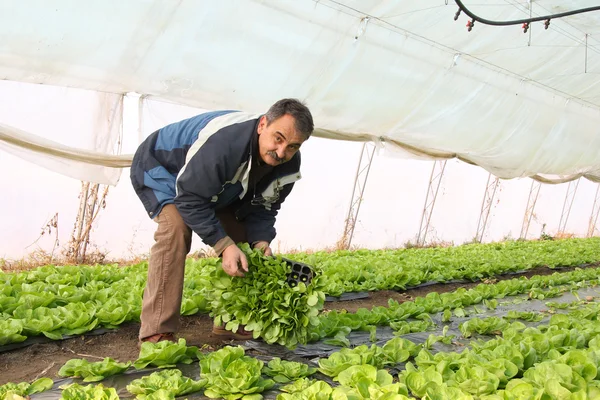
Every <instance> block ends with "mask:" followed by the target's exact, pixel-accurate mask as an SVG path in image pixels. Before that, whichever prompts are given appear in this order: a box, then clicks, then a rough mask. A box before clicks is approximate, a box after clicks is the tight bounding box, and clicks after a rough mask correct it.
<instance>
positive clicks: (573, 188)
mask: <svg viewBox="0 0 600 400" xmlns="http://www.w3.org/2000/svg"><path fill="white" fill-rule="evenodd" d="M578 186H579V179H577V180H576V181H571V182H569V186H568V187H567V194H566V195H565V202H564V203H563V208H562V212H561V214H560V222H559V223H558V233H565V229H566V227H567V221H568V220H569V215H570V214H571V208H572V207H573V203H574V202H575V194H576V193H577V187H578Z"/></svg>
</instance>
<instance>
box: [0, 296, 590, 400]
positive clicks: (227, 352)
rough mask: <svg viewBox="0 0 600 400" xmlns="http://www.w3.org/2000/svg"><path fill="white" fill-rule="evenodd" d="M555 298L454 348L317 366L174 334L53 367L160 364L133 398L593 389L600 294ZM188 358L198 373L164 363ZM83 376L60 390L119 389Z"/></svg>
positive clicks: (495, 397) (109, 370) (511, 394)
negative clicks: (209, 348)
mask: <svg viewBox="0 0 600 400" xmlns="http://www.w3.org/2000/svg"><path fill="white" fill-rule="evenodd" d="M556 305H557V306H558V307H560V308H567V307H568V308H571V311H569V312H567V313H562V314H554V315H552V316H551V317H550V318H549V321H548V323H546V324H541V325H538V326H529V327H527V326H525V324H514V323H510V325H508V326H505V327H504V328H503V330H502V332H493V333H492V332H486V333H485V334H487V335H493V336H494V338H492V339H490V338H489V337H481V336H480V337H478V338H477V339H475V340H472V341H471V342H470V343H469V346H468V347H467V348H465V349H464V350H463V351H460V352H458V351H438V352H432V351H431V350H430V346H431V343H432V342H431V341H429V340H428V341H426V342H425V343H422V344H416V343H414V342H412V341H410V340H407V339H405V338H402V337H396V338H394V339H391V340H390V341H388V342H386V343H385V344H383V345H382V346H378V345H376V344H372V345H370V346H368V345H366V344H363V345H360V346H357V347H355V348H352V349H351V348H344V349H341V350H340V351H337V352H334V353H332V354H331V355H330V356H329V357H327V358H322V359H319V360H318V366H311V365H308V364H305V363H299V362H293V361H287V360H281V359H279V358H274V359H272V360H271V361H269V363H268V364H266V365H265V363H264V362H263V361H261V360H259V359H256V358H253V357H250V356H249V355H247V354H245V352H244V350H243V348H242V347H239V346H237V347H234V346H226V347H224V348H222V349H220V350H217V351H215V352H210V353H202V352H200V351H199V350H198V348H197V347H194V346H190V347H188V346H186V343H185V340H183V339H180V340H179V342H178V343H169V342H161V343H157V344H153V343H144V344H143V345H142V348H141V351H140V355H139V358H138V359H137V360H136V361H134V362H124V363H120V362H117V361H115V360H112V359H110V358H106V359H104V360H103V361H101V362H95V363H90V362H88V361H86V360H82V359H73V360H70V361H69V362H67V363H66V364H65V365H64V366H63V367H62V368H61V369H60V371H59V375H60V376H65V377H66V376H69V377H75V378H81V379H82V380H83V382H99V381H102V380H103V379H105V378H107V377H108V376H111V375H115V374H122V373H124V372H125V371H127V370H128V369H130V368H134V369H144V368H152V367H158V368H159V369H160V370H158V371H156V372H152V373H151V374H149V375H147V376H144V377H142V378H139V379H135V380H133V381H132V382H130V383H129V385H127V387H126V390H127V392H128V394H127V396H131V395H135V396H136V398H138V399H173V398H175V397H179V396H184V395H188V394H192V393H203V394H204V395H205V396H207V397H209V398H215V399H217V398H218V399H221V398H222V399H227V400H235V399H240V398H241V399H243V400H260V399H262V397H263V395H262V394H263V393H265V392H267V391H269V390H278V391H279V393H278V395H277V400H347V399H348V400H363V399H365V400H366V399H371V400H380V399H381V400H391V399H392V400H405V399H425V400H438V399H440V400H441V399H444V400H455V399H456V400H463V399H464V400H469V399H472V400H514V399H534V400H535V399H537V400H545V399H548V400H554V399H556V400H562V399H572V400H581V399H584V400H585V399H597V398H600V380H599V379H600V369H599V368H600V321H598V315H599V312H600V304H599V303H596V302H593V301H588V302H585V303H579V304H575V305H573V304H564V307H561V304H559V303H556ZM196 360H198V362H199V370H200V375H199V379H198V380H193V379H191V378H189V377H186V376H184V375H183V374H182V373H181V371H179V370H178V369H168V368H172V367H176V366H177V364H190V363H193V362H195V361H196ZM394 370H399V371H400V372H398V373H395V372H392V371H394ZM319 378H321V379H319ZM83 382H76V383H70V384H65V385H64V386H62V387H61V389H62V392H61V396H62V397H61V398H63V399H66V400H69V399H82V398H90V399H99V400H101V399H117V398H119V395H118V393H117V392H116V390H115V389H114V388H111V387H106V386H104V385H102V384H101V383H100V384H92V385H84V384H83ZM51 386H52V381H51V380H48V379H45V380H41V381H37V382H33V383H32V384H31V385H29V384H26V383H21V384H6V385H3V386H0V399H4V398H6V399H11V400H12V399H20V398H21V397H20V396H25V395H28V394H32V393H35V392H39V391H43V390H47V389H49V388H50V387H51Z"/></svg>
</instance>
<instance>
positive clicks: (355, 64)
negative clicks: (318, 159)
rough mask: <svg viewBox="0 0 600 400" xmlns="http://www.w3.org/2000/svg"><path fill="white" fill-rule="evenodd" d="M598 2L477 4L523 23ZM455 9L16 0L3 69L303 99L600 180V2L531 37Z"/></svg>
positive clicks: (425, 151)
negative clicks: (470, 22) (469, 25)
mask: <svg viewBox="0 0 600 400" xmlns="http://www.w3.org/2000/svg"><path fill="white" fill-rule="evenodd" d="M466 3H467V4H466V5H467V6H468V7H469V4H468V3H469V2H466ZM594 5H597V4H596V2H595V1H593V0H577V1H575V0H570V1H558V0H540V1H535V2H526V1H519V2H508V1H507V2H498V0H480V1H477V2H476V4H473V5H472V6H470V8H471V9H472V11H474V12H476V13H477V14H479V15H480V16H481V17H483V18H487V19H496V20H511V19H521V18H526V17H529V16H530V15H532V16H540V15H548V14H551V13H558V12H564V11H569V10H573V9H576V8H583V7H590V6H594ZM529 7H532V8H531V10H530V9H529ZM457 9H458V8H457V6H456V5H455V4H454V3H453V2H452V1H445V2H444V1H442V0H407V1H394V2H389V1H383V0H339V1H336V0H319V1H316V0H285V1H278V0H267V1H258V0H256V1H244V2H234V1H221V2H208V3H207V2H198V1H194V0H182V1H177V2H174V1H170V0H169V1H167V0H153V1H152V0H132V1H127V2H123V1H120V0H106V1H102V2H81V1H76V0H55V1H52V2H48V1H44V0H23V1H19V2H14V1H7V0H5V1H1V2H0V38H1V39H2V40H0V77H2V78H3V79H7V80H13V81H20V82H30V83H40V84H50V85H59V86H67V87H77V88H85V89H91V90H97V91H103V92H112V93H119V94H122V93H127V92H137V93H140V94H142V95H144V96H152V97H156V98H160V99H164V100H168V101H173V102H177V103H180V104H185V105H189V106H194V107H199V108H203V109H221V108H228V109H238V110H243V111H247V112H256V113H260V112H264V111H266V109H267V108H268V106H269V105H271V104H272V103H273V102H274V101H276V100H277V99H279V98H282V97H288V96H293V97H298V98H301V99H303V100H305V101H306V102H307V104H308V105H309V106H310V108H311V110H312V112H313V115H314V118H315V121H316V126H317V130H316V132H315V135H316V136H320V137H328V138H333V139H344V140H357V141H365V140H375V141H378V142H382V143H388V144H389V143H392V144H395V145H396V146H397V147H399V148H402V149H404V150H406V151H408V152H409V153H413V154H416V155H419V156H427V157H429V158H451V157H458V158H459V159H461V160H464V161H466V162H469V163H473V164H476V165H480V166H481V167H483V168H485V169H486V170H488V171H490V172H491V173H493V174H495V175H497V176H499V177H501V178H514V177H524V176H536V178H537V179H540V180H547V179H550V180H548V182H552V179H561V180H569V179H574V178H578V177H580V176H584V177H587V178H589V179H592V180H598V179H600V151H599V150H600V124H599V122H600V78H599V77H600V75H599V73H600V45H599V43H600V42H599V41H598V39H597V37H598V36H597V34H598V33H600V12H590V13H585V14H578V15H575V16H570V17H566V18H559V19H553V20H552V22H551V24H550V26H549V28H548V29H547V30H545V29H544V27H543V22H538V23H535V24H532V26H531V29H530V30H529V32H528V33H527V34H524V33H523V31H522V29H521V27H520V26H519V25H516V26H507V27H492V26H486V25H483V24H480V23H476V24H475V27H474V29H473V31H471V32H469V31H468V30H467V29H466V27H465V23H466V22H467V18H466V17H465V16H464V14H463V16H461V17H460V18H459V19H458V21H454V14H455V12H456V11H457ZM34 134H38V135H39V134H43V133H39V132H37V133H36V132H34Z"/></svg>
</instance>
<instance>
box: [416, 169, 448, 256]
mask: <svg viewBox="0 0 600 400" xmlns="http://www.w3.org/2000/svg"><path fill="white" fill-rule="evenodd" d="M446 161H447V160H443V161H435V162H434V163H433V167H432V168H431V175H430V176H429V186H428V187H427V195H426V196H425V205H424V206H423V213H422V215H421V224H420V225H419V234H418V235H417V246H423V245H425V240H426V239H427V233H428V232H429V223H430V222H431V215H432V214H433V207H434V206H435V200H436V199H437V195H438V191H439V189H440V184H441V183H442V177H443V176H444V170H445V169H446Z"/></svg>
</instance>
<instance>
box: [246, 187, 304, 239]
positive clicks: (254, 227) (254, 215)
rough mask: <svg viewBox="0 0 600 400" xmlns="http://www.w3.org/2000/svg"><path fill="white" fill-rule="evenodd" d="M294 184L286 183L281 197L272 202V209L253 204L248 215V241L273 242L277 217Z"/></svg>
mask: <svg viewBox="0 0 600 400" xmlns="http://www.w3.org/2000/svg"><path fill="white" fill-rule="evenodd" d="M293 186H294V184H293V183H290V184H288V185H285V186H284V187H283V188H282V189H281V192H280V193H279V199H278V200H277V201H276V202H274V203H272V204H271V207H270V208H271V209H270V210H269V209H266V208H265V206H263V205H255V206H252V209H251V211H250V213H249V214H248V216H247V217H246V220H245V222H246V235H247V237H248V243H250V244H254V243H256V242H260V241H265V242H267V243H271V242H272V241H273V239H275V235H276V234H277V232H276V231H275V217H276V216H277V212H278V211H279V209H280V208H281V204H282V203H283V202H284V201H285V198H286V197H287V196H288V195H289V194H290V192H291V191H292V188H293Z"/></svg>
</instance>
